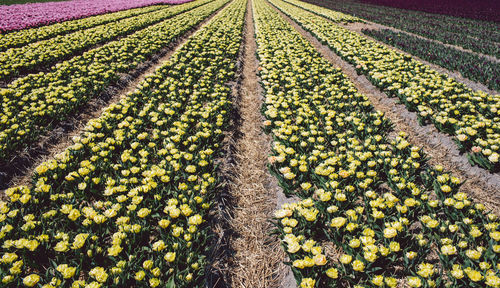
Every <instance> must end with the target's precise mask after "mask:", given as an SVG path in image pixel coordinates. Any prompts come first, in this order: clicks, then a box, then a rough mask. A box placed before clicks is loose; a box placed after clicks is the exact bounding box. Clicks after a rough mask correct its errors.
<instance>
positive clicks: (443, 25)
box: [309, 0, 500, 58]
mask: <svg viewBox="0 0 500 288" xmlns="http://www.w3.org/2000/svg"><path fill="white" fill-rule="evenodd" d="M309 2H311V0H309ZM312 2H314V3H315V4H318V5H322V6H326V7H329V8H332V9H334V10H337V11H341V12H344V13H349V14H351V15H355V16H357V17H360V18H363V19H366V20H369V21H373V22H376V23H380V24H383V25H387V26H390V27H394V28H397V29H400V30H403V31H408V32H411V33H415V34H418V35H421V36H424V37H426V38H429V39H434V40H438V41H441V42H444V43H448V44H453V45H457V46H460V47H463V48H466V49H470V50H472V51H475V52H479V53H483V54H487V55H492V56H495V57H497V58H499V57H500V46H499V43H500V24H498V23H495V22H485V21H479V20H471V19H464V18H457V17H451V16H444V15H436V14H429V13H424V12H419V11H411V10H405V9H396V8H391V7H386V6H376V5H370V4H367V3H358V2H354V1H338V0H335V1H329V2H328V3H325V2H320V1H317V0H314V1H312Z"/></svg>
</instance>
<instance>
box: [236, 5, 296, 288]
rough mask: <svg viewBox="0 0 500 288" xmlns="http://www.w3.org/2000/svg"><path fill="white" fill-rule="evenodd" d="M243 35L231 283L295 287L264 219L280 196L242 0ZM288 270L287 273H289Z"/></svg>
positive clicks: (250, 24) (250, 17) (251, 30)
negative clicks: (270, 160) (269, 163)
mask: <svg viewBox="0 0 500 288" xmlns="http://www.w3.org/2000/svg"><path fill="white" fill-rule="evenodd" d="M247 9H248V10H247V15H246V24H245V36H244V45H243V47H244V49H245V50H244V58H243V78H242V85H241V87H240V91H239V97H238V100H239V101H238V103H236V104H237V107H238V110H239V115H240V123H239V127H238V131H239V133H238V134H239V135H238V139H237V140H236V163H235V164H236V165H235V167H234V171H233V172H234V173H235V175H234V177H233V179H232V180H233V181H232V183H231V184H230V186H231V193H232V197H234V201H235V202H234V210H233V218H232V219H231V221H230V224H231V227H232V230H233V231H234V235H233V237H232V239H231V247H232V250H233V251H234V256H233V258H232V259H231V262H230V266H229V267H230V269H229V274H230V277H231V284H232V285H231V287H248V288H250V287H252V288H254V287H255V288H257V287H262V288H264V287H283V288H289V287H296V284H295V280H294V278H293V275H291V273H290V272H291V270H290V269H289V268H288V267H287V266H285V265H284V264H283V261H284V260H285V253H284V252H283V250H282V249H281V246H280V242H279V239H278V238H276V237H275V236H271V235H270V233H271V230H272V229H273V225H272V224H271V223H270V220H271V219H272V217H273V213H274V211H275V210H276V207H277V206H278V202H283V201H286V200H285V199H286V198H285V197H284V195H283V193H282V192H281V189H280V188H279V187H278V185H277V182H276V180H275V179H274V177H273V176H272V175H270V173H269V171H268V169H267V157H268V155H269V153H270V147H271V139H270V137H269V136H268V135H265V134H264V131H263V129H262V122H263V117H262V115H261V113H260V106H261V105H262V100H263V93H262V91H261V88H260V85H259V84H258V81H259V79H258V76H257V68H258V61H257V58H256V56H255V55H256V43H255V38H254V24H253V11H252V6H251V2H250V1H249V2H248V8H247ZM290 276H291V277H290Z"/></svg>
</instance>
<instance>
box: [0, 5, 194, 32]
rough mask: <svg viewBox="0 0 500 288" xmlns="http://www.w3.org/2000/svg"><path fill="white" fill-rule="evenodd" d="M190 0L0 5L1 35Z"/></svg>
mask: <svg viewBox="0 0 500 288" xmlns="http://www.w3.org/2000/svg"><path fill="white" fill-rule="evenodd" d="M188 1H189V0H137V1H133V2H130V1H127V0H106V1H104V0H100V1H95V0H73V1H62V2H48V3H30V4H22V5H9V6H7V5H0V14H1V15H2V16H3V17H2V18H0V33H6V32H10V31H14V30H21V29H26V28H33V27H38V26H44V25H48V24H52V23H57V22H63V21H68V20H74V19H80V18H84V17H89V16H93V15H100V14H106V13H111V12H117V11H121V10H127V9H132V8H139V7H145V6H151V5H156V4H182V3H186V2H188Z"/></svg>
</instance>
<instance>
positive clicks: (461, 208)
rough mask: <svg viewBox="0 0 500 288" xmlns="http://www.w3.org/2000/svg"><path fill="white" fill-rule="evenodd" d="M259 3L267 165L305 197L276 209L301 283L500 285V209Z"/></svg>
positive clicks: (292, 190) (289, 188)
mask: <svg viewBox="0 0 500 288" xmlns="http://www.w3.org/2000/svg"><path fill="white" fill-rule="evenodd" d="M254 3H255V4H254V9H255V22H256V27H257V29H256V31H257V35H256V36H257V46H258V58H259V61H260V69H259V71H260V72H259V73H260V78H261V84H262V85H263V90H264V92H265V103H264V105H263V109H262V111H263V114H264V116H265V117H266V121H265V123H264V126H265V129H266V131H267V132H269V133H270V134H271V135H272V136H273V139H274V143H273V146H272V155H271V156H270V157H269V162H270V169H271V172H272V173H273V174H274V175H275V176H276V177H277V179H278V181H279V183H280V186H281V187H282V188H283V190H284V192H285V193H286V194H289V195H296V196H298V197H300V198H303V200H302V201H300V202H296V203H291V204H285V205H283V207H282V209H280V210H278V211H277V212H276V214H275V217H276V226H277V234H278V235H279V236H280V238H281V239H282V244H283V248H284V249H285V251H286V253H287V254H288V256H289V258H290V266H291V268H292V271H293V272H294V275H295V276H296V279H297V281H298V283H300V286H301V287H408V286H409V287H445V286H446V285H449V286H448V287H485V286H491V287H500V277H499V270H500V266H499V265H498V264H499V261H498V260H499V257H498V253H500V245H499V241H500V232H498V231H497V227H498V225H499V223H498V220H497V217H496V216H495V215H493V214H487V213H486V212H485V207H484V205H481V204H478V203H474V202H473V201H472V200H471V199H469V198H468V196H467V195H466V194H464V193H461V192H458V189H459V186H460V180H459V179H458V178H456V177H454V176H453V175H450V174H449V173H446V172H445V171H443V170H442V168H441V167H429V166H428V164H427V161H426V156H425V155H424V153H423V151H422V150H421V149H419V148H418V147H414V146H412V145H411V144H410V143H409V142H408V141H407V140H406V139H405V135H404V134H400V135H399V136H398V137H396V138H395V139H393V140H390V139H389V136H388V132H389V131H390V130H391V126H392V125H391V123H390V122H389V120H388V119H386V118H385V117H384V116H383V114H382V113H380V112H377V111H374V109H373V106H371V104H370V102H369V100H368V98H367V97H366V96H365V95H362V94H360V93H359V92H357V90H356V88H355V87H354V85H353V83H352V82H350V81H349V80H348V78H347V77H346V76H345V75H344V74H342V73H341V71H340V70H339V69H335V68H333V67H332V66H331V65H330V64H329V63H328V62H327V61H326V60H325V59H323V58H322V57H321V55H320V54H319V53H318V52H317V51H315V49H314V47H313V46H312V45H311V44H310V43H309V42H308V41H307V40H306V39H304V38H303V37H301V35H300V34H299V33H298V32H297V31H295V30H294V29H293V28H292V26H291V25H290V24H288V23H287V22H286V21H285V20H284V19H283V18H281V17H280V16H279V14H278V13H277V12H276V11H275V10H274V9H273V8H271V6H270V5H269V4H268V3H266V2H265V1H264V0H257V1H255V2H254ZM442 275H446V276H445V277H443V276H442ZM398 285H399V286H398Z"/></svg>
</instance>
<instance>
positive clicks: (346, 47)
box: [271, 0, 500, 171]
mask: <svg viewBox="0 0 500 288" xmlns="http://www.w3.org/2000/svg"><path fill="white" fill-rule="evenodd" d="M271 2H272V3H273V4H274V5H276V7H278V8H279V9H280V10H282V11H283V12H284V13H285V14H287V15H288V16H290V17H291V18H292V19H294V20H295V21H297V22H298V23H299V24H300V25H301V26H303V27H304V29H306V30H308V31H310V32H311V33H313V34H314V35H315V36H316V37H317V38H318V39H320V40H321V41H322V42H323V43H325V44H326V45H328V46H329V47H330V48H331V49H332V50H333V51H334V52H335V53H337V54H338V55H339V56H340V57H342V58H343V59H344V60H346V61H348V62H349V63H351V64H352V65H354V66H356V70H357V72H358V73H360V74H365V75H366V76H367V77H368V79H369V80H370V81H371V82H372V83H373V85H375V86H377V87H379V88H380V89H381V90H383V91H384V92H386V93H387V94H388V95H389V96H395V97H398V98H399V99H400V100H401V102H402V103H404V104H405V105H406V107H407V108H408V110H410V111H415V112H416V113H417V115H418V119H419V121H420V123H421V124H426V123H433V124H434V125H435V126H436V128H437V129H439V130H440V131H442V132H445V133H448V134H450V135H452V136H454V140H455V141H456V143H457V144H458V147H459V149H460V150H461V151H462V152H467V153H468V158H469V160H470V161H471V163H474V164H478V165H480V166H481V167H483V168H486V169H489V170H490V171H498V170H500V163H499V156H500V155H499V149H500V109H499V108H500V95H489V94H487V93H484V92H482V91H472V90H471V89H470V88H468V87H467V86H465V85H464V84H462V83H459V82H457V81H456V80H454V79H452V78H451V77H448V76H447V75H444V74H440V73H438V72H437V71H435V70H433V69H431V68H430V67H429V66H427V65H424V64H422V63H421V62H419V61H417V60H415V59H413V58H412V57H411V56H408V55H406V54H403V53H399V52H397V51H395V50H394V49H391V48H390V47H387V46H384V45H381V44H378V43H377V42H375V41H372V40H370V39H368V38H366V37H364V36H362V35H359V34H357V33H355V32H351V31H349V30H347V29H345V28H343V27H340V26H338V25H336V24H334V23H332V22H331V21H328V20H327V19H326V18H323V17H321V16H319V15H316V14H313V13H311V12H309V11H306V10H304V9H301V8H299V7H297V6H294V5H291V4H288V3H286V2H283V1H281V0H271Z"/></svg>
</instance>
